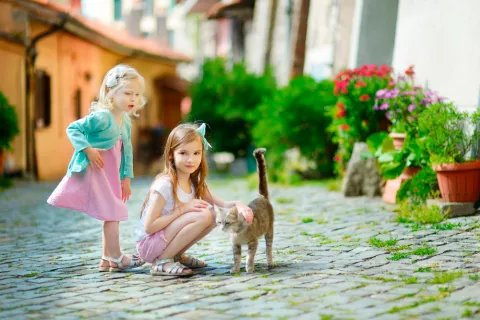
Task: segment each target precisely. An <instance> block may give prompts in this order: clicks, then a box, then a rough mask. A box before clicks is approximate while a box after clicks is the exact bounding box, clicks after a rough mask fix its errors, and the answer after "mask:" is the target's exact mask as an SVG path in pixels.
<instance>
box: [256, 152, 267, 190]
mask: <svg viewBox="0 0 480 320" xmlns="http://www.w3.org/2000/svg"><path fill="white" fill-rule="evenodd" d="M265 151H267V149H265V148H258V149H255V151H253V156H254V157H255V159H256V160H257V171H258V192H259V193H260V194H261V195H262V196H264V197H265V198H267V199H268V181H267V164H266V163H265V157H264V156H263V154H264V153H265Z"/></svg>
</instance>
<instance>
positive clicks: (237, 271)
mask: <svg viewBox="0 0 480 320" xmlns="http://www.w3.org/2000/svg"><path fill="white" fill-rule="evenodd" d="M230 273H231V274H235V273H240V268H235V267H233V268H232V269H230Z"/></svg>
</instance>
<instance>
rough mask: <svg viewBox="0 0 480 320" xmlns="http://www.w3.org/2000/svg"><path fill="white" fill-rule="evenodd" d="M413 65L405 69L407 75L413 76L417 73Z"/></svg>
mask: <svg viewBox="0 0 480 320" xmlns="http://www.w3.org/2000/svg"><path fill="white" fill-rule="evenodd" d="M413 67H414V66H413V65H411V66H409V67H408V68H407V70H405V74H406V75H407V76H409V77H410V78H411V77H413V75H414V74H415V71H413Z"/></svg>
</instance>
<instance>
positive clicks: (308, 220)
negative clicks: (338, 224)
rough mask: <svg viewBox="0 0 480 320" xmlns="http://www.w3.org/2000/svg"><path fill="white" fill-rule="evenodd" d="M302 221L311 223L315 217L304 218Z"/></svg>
mask: <svg viewBox="0 0 480 320" xmlns="http://www.w3.org/2000/svg"><path fill="white" fill-rule="evenodd" d="M302 222H303V223H311V222H313V219H312V218H303V219H302Z"/></svg>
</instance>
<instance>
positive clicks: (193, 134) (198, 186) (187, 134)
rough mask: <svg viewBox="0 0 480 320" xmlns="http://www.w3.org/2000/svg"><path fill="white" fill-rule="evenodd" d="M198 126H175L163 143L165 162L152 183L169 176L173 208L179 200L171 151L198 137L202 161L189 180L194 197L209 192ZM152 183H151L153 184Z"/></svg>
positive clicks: (206, 167) (144, 204) (146, 200)
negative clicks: (173, 201)
mask: <svg viewBox="0 0 480 320" xmlns="http://www.w3.org/2000/svg"><path fill="white" fill-rule="evenodd" d="M198 127H199V126H198V125H196V124H193V123H183V124H180V125H178V126H177V127H175V128H174V129H173V130H172V132H170V134H169V135H168V139H167V143H166V144H165V150H164V152H163V160H164V162H165V166H164V168H163V171H162V173H160V174H158V175H157V176H156V177H155V179H154V180H153V183H155V182H156V181H158V180H159V179H162V178H166V177H169V178H170V181H171V183H172V191H173V198H174V200H175V206H174V208H176V207H177V205H179V203H180V200H179V199H178V194H177V188H178V177H177V171H176V169H175V163H174V160H173V152H174V151H175V150H176V149H178V148H180V147H181V146H182V145H185V144H188V143H191V142H193V141H195V140H196V139H200V142H201V144H202V161H201V162H200V165H199V166H198V168H197V170H195V172H193V173H192V174H191V175H190V181H191V182H192V184H193V187H194V188H195V194H194V198H195V199H205V197H206V195H207V194H208V193H209V191H208V187H207V184H206V183H205V180H206V178H207V176H208V166H207V159H206V155H205V153H206V152H205V151H206V150H205V145H204V143H203V137H202V136H201V135H200V133H199V132H197V131H196V129H197V128H198ZM153 183H152V185H153ZM150 193H151V191H150V189H149V191H148V194H147V197H146V198H145V201H144V202H143V205H142V210H141V211H140V217H141V216H142V213H143V210H145V207H146V205H147V202H148V199H149V198H150Z"/></svg>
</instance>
